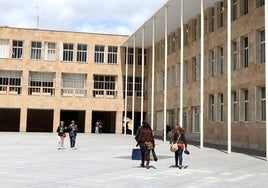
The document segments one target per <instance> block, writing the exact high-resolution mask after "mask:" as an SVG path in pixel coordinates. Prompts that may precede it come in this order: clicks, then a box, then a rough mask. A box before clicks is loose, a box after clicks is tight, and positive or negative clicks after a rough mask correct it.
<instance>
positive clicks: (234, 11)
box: [232, 0, 237, 20]
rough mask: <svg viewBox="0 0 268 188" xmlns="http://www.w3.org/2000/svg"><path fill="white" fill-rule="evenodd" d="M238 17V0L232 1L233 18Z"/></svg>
mask: <svg viewBox="0 0 268 188" xmlns="http://www.w3.org/2000/svg"><path fill="white" fill-rule="evenodd" d="M236 19H237V0H233V1H232V20H236Z"/></svg>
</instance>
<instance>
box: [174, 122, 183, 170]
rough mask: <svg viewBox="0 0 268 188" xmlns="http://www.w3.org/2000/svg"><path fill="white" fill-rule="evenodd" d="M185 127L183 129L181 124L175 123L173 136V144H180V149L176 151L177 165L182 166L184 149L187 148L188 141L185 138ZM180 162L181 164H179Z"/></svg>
mask: <svg viewBox="0 0 268 188" xmlns="http://www.w3.org/2000/svg"><path fill="white" fill-rule="evenodd" d="M185 132H186V131H185V129H183V128H182V127H181V126H180V125H175V126H174V129H173V130H172V136H171V141H170V142H171V144H175V143H177V144H178V150H177V151H176V152H175V166H176V167H179V169H181V168H182V154H183V150H184V149H185V150H187V143H186V138H185ZM178 162H179V165H178Z"/></svg>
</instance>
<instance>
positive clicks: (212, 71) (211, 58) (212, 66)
mask: <svg viewBox="0 0 268 188" xmlns="http://www.w3.org/2000/svg"><path fill="white" fill-rule="evenodd" d="M208 59H209V63H208V66H209V67H208V70H209V76H211V77H214V76H215V67H216V66H215V52H214V50H209V51H208Z"/></svg>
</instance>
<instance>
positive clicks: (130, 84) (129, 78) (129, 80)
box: [123, 76, 135, 98]
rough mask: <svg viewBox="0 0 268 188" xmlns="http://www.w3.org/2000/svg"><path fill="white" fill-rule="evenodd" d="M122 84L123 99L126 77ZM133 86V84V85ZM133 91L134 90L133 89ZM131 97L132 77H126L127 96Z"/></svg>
mask: <svg viewBox="0 0 268 188" xmlns="http://www.w3.org/2000/svg"><path fill="white" fill-rule="evenodd" d="M123 79H124V82H123V95H124V98H125V91H126V77H125V76H124V78H123ZM134 85H135V83H134ZM134 89H135V88H134ZM132 95H133V77H130V76H128V77H127V96H132Z"/></svg>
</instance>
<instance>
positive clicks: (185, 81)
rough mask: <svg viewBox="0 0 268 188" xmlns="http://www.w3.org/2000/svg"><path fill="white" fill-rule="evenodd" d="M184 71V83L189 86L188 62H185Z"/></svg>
mask: <svg viewBox="0 0 268 188" xmlns="http://www.w3.org/2000/svg"><path fill="white" fill-rule="evenodd" d="M183 69H184V74H183V81H184V84H188V83H189V66H188V62H187V61H185V62H184V66H183Z"/></svg>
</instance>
